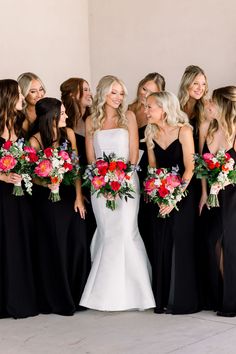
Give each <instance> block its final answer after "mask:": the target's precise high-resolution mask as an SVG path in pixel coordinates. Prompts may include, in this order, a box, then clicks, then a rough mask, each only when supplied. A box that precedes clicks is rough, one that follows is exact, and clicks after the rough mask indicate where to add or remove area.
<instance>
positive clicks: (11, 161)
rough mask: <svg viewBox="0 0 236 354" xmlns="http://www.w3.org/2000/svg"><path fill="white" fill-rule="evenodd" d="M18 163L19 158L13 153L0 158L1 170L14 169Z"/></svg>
mask: <svg viewBox="0 0 236 354" xmlns="http://www.w3.org/2000/svg"><path fill="white" fill-rule="evenodd" d="M16 164H17V160H16V159H15V158H14V157H13V156H12V155H6V156H3V157H2V158H1V159H0V170H1V171H4V172H7V171H10V170H12V169H13V168H14V167H15V165H16Z"/></svg>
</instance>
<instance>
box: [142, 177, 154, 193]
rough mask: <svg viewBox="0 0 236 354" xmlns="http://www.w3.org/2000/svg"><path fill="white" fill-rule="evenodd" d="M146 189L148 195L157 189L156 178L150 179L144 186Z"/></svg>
mask: <svg viewBox="0 0 236 354" xmlns="http://www.w3.org/2000/svg"><path fill="white" fill-rule="evenodd" d="M144 189H145V191H146V192H147V193H151V192H152V191H153V190H154V189H156V186H155V178H150V179H148V180H147V181H146V182H145V184H144Z"/></svg>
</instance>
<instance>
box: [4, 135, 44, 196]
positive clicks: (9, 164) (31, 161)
mask: <svg viewBox="0 0 236 354" xmlns="http://www.w3.org/2000/svg"><path fill="white" fill-rule="evenodd" d="M37 159H38V157H37V153H36V150H35V149H34V148H32V147H30V146H27V145H25V143H24V139H19V140H17V141H16V142H14V143H13V142H11V141H10V140H8V141H6V142H5V143H4V144H3V145H2V147H1V149H0V171H1V172H4V173H10V172H13V173H16V174H18V175H19V176H21V178H22V180H23V181H24V184H25V187H26V191H27V192H28V193H29V194H32V185H33V184H32V182H31V180H32V178H31V174H32V172H33V169H34V166H35V163H36V161H37ZM13 194H14V195H16V196H22V195H24V191H23V189H22V185H21V181H20V182H17V183H16V184H14V187H13Z"/></svg>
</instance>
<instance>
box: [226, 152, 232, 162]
mask: <svg viewBox="0 0 236 354" xmlns="http://www.w3.org/2000/svg"><path fill="white" fill-rule="evenodd" d="M225 158H226V160H227V161H228V160H229V159H230V158H231V156H230V154H229V153H228V152H226V153H225Z"/></svg>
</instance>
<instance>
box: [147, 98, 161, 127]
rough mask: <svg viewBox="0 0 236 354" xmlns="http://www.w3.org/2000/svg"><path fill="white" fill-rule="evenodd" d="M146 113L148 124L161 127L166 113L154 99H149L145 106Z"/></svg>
mask: <svg viewBox="0 0 236 354" xmlns="http://www.w3.org/2000/svg"><path fill="white" fill-rule="evenodd" d="M145 113H146V116H147V120H148V123H150V124H156V125H159V124H160V123H161V122H163V118H164V111H163V108H162V107H160V106H159V105H158V104H157V102H156V99H155V98H154V97H148V98H147V100H146V105H145Z"/></svg>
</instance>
